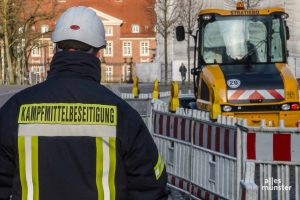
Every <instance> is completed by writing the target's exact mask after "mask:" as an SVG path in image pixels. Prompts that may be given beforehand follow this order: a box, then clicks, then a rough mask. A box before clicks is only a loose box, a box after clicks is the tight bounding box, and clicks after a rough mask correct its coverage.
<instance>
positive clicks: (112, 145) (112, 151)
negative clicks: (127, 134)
mask: <svg viewBox="0 0 300 200" xmlns="http://www.w3.org/2000/svg"><path fill="white" fill-rule="evenodd" d="M109 159H110V161H109V162H110V164H109V180H108V181H109V190H110V200H115V199H116V188H115V174H116V138H114V137H111V138H109Z"/></svg>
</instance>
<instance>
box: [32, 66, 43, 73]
mask: <svg viewBox="0 0 300 200" xmlns="http://www.w3.org/2000/svg"><path fill="white" fill-rule="evenodd" d="M43 71H44V70H43V67H42V66H40V65H34V66H32V68H31V72H33V73H35V74H41V73H43Z"/></svg>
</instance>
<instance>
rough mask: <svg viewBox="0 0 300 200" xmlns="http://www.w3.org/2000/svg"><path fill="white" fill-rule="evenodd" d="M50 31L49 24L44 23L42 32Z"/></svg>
mask: <svg viewBox="0 0 300 200" xmlns="http://www.w3.org/2000/svg"><path fill="white" fill-rule="evenodd" d="M48 31H49V26H48V25H47V24H43V25H42V26H41V33H47V32H48Z"/></svg>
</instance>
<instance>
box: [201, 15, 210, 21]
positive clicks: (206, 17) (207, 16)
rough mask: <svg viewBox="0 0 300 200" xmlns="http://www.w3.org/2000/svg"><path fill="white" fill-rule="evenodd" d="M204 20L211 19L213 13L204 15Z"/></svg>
mask: <svg viewBox="0 0 300 200" xmlns="http://www.w3.org/2000/svg"><path fill="white" fill-rule="evenodd" d="M202 18H203V19H204V20H210V19H211V15H203V17H202Z"/></svg>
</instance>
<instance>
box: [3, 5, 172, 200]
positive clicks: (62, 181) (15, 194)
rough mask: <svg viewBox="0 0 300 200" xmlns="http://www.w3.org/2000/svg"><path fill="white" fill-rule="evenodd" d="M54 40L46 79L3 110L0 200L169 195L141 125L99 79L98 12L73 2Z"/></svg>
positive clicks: (121, 199)
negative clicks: (74, 4)
mask: <svg viewBox="0 0 300 200" xmlns="http://www.w3.org/2000/svg"><path fill="white" fill-rule="evenodd" d="M52 40H53V42H55V43H56V44H57V46H56V51H57V52H56V54H55V56H54V58H53V60H52V63H51V67H50V72H49V75H48V78H47V80H46V81H45V82H43V83H41V84H38V85H36V86H34V87H31V88H28V89H25V90H24V91H22V92H20V93H18V94H16V95H15V96H14V97H13V98H11V99H10V100H9V101H8V102H7V103H6V104H5V105H4V106H3V107H2V108H1V110H0V199H1V200H4V199H5V200H6V199H10V198H11V199H13V200H21V199H22V200H114V199H116V200H127V199H128V200H135V199H141V200H161V199H166V198H167V197H166V193H165V189H166V181H167V180H166V179H167V177H166V171H165V165H164V162H163V161H162V159H161V157H160V154H159V152H158V150H157V148H156V146H155V144H154V142H153V139H152V137H151V135H150V134H149V132H148V130H147V128H146V126H145V124H144V123H143V121H142V119H141V118H140V116H139V115H138V113H137V112H136V111H135V110H134V109H132V108H131V107H130V106H129V105H128V104H127V103H126V102H124V101H123V100H122V99H120V98H118V97H117V96H115V95H114V94H113V93H112V92H110V91H109V90H108V89H106V88H105V87H103V86H101V85H100V84H99V82H100V80H99V77H100V62H99V58H98V57H97V55H98V54H99V53H98V52H99V50H100V49H101V48H103V47H105V44H106V41H105V33H104V27H103V24H102V22H101V20H100V19H99V17H98V16H97V15H96V14H95V12H94V11H92V10H90V9H88V8H86V7H73V8H70V9H68V10H67V11H66V12H65V13H63V14H62V16H61V17H60V18H59V20H58V22H57V24H56V27H55V31H54V32H53V35H52Z"/></svg>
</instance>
